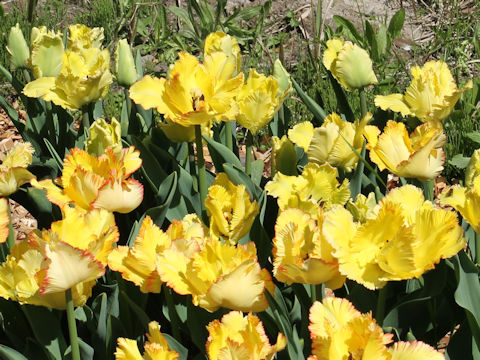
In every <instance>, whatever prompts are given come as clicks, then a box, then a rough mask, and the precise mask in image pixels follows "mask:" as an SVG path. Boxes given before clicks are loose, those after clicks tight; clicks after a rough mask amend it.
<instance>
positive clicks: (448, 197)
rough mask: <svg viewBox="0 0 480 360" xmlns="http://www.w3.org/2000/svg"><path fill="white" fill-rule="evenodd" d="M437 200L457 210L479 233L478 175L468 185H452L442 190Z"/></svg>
mask: <svg viewBox="0 0 480 360" xmlns="http://www.w3.org/2000/svg"><path fill="white" fill-rule="evenodd" d="M439 200H440V203H441V204H444V205H449V206H451V207H453V208H454V209H455V210H457V211H458V212H459V213H460V214H461V215H462V217H463V218H464V219H465V220H466V221H467V222H468V223H469V224H470V225H471V226H472V227H473V229H474V230H475V232H476V233H477V234H480V176H477V177H475V178H474V180H473V184H472V185H471V186H469V187H466V188H465V187H461V186H459V185H455V186H452V187H450V188H448V189H447V190H445V191H443V192H442V193H441V194H440V196H439Z"/></svg>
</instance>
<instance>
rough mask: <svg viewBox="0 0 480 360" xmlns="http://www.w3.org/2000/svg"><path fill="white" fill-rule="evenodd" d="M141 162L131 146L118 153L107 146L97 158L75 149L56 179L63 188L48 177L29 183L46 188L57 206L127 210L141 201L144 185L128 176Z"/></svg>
mask: <svg viewBox="0 0 480 360" xmlns="http://www.w3.org/2000/svg"><path fill="white" fill-rule="evenodd" d="M141 164H142V160H141V159H140V152H139V151H138V150H135V149H134V147H133V146H131V147H129V148H124V149H122V151H121V152H120V154H118V155H117V154H115V153H114V152H113V150H112V149H107V151H106V152H105V153H103V154H102V155H100V156H99V157H95V156H93V155H90V154H89V153H88V152H86V151H84V150H80V149H77V148H75V149H72V150H70V155H67V156H66V158H65V160H64V161H63V174H62V177H61V179H58V180H57V181H56V182H57V183H58V184H59V185H60V186H61V187H62V188H59V187H58V186H57V185H56V184H54V182H53V181H52V180H51V179H46V180H42V181H36V180H32V181H31V184H32V185H33V186H34V187H36V188H39V189H43V190H47V198H48V199H49V200H50V201H51V202H53V203H54V204H57V205H58V206H60V207H63V206H64V205H66V204H71V203H74V204H75V205H76V206H80V207H81V208H83V209H85V210H90V209H93V208H100V209H106V210H109V211H116V212H120V213H129V212H130V211H132V210H134V209H136V208H137V206H138V205H140V203H141V202H142V200H143V185H142V184H141V183H140V182H138V181H137V180H134V179H131V178H130V179H128V177H129V176H130V175H131V174H132V173H133V172H134V171H136V170H137V169H138V168H140V166H141Z"/></svg>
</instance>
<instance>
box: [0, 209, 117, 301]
mask: <svg viewBox="0 0 480 360" xmlns="http://www.w3.org/2000/svg"><path fill="white" fill-rule="evenodd" d="M62 211H63V220H60V221H57V222H54V223H52V226H51V229H50V230H43V231H41V232H40V231H38V230H36V231H34V232H32V233H31V234H30V235H29V237H28V240H26V241H22V242H20V243H18V244H16V245H15V246H14V247H13V248H12V250H11V254H10V255H8V256H7V260H6V261H5V262H4V263H3V264H2V265H1V267H0V296H1V297H3V298H5V299H12V300H16V301H18V302H20V303H21V304H32V305H42V306H47V307H52V308H56V309H64V308H65V291H66V290H69V289H71V290H72V295H73V300H74V303H75V305H76V306H82V305H83V304H85V302H86V300H87V299H88V297H90V295H91V290H92V287H93V286H94V285H95V280H96V279H97V278H99V277H101V276H102V275H103V274H104V273H105V268H106V265H107V262H106V261H107V258H108V254H109V253H110V251H111V250H112V249H113V244H114V243H116V242H117V241H118V238H119V233H118V229H117V227H116V226H115V219H114V216H113V214H112V213H110V212H108V211H106V210H92V211H91V212H85V211H84V210H82V209H79V208H72V207H69V206H66V207H64V208H63V209H62Z"/></svg>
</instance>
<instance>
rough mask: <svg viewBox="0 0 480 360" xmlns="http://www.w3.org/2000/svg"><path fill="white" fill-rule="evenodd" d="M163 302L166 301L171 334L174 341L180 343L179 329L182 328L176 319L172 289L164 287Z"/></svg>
mask: <svg viewBox="0 0 480 360" xmlns="http://www.w3.org/2000/svg"><path fill="white" fill-rule="evenodd" d="M164 294H165V300H166V301H167V307H168V315H169V316H170V325H171V327H172V333H173V337H174V338H175V340H177V341H178V342H180V343H181V342H182V337H181V334H180V327H181V326H182V324H181V322H180V319H179V318H178V314H177V310H176V309H175V302H174V300H173V294H172V289H171V288H169V287H168V286H165V291H164Z"/></svg>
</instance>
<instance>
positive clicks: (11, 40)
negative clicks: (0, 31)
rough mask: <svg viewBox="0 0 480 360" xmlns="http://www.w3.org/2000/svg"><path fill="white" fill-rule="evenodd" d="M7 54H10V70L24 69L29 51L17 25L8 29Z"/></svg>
mask: <svg viewBox="0 0 480 360" xmlns="http://www.w3.org/2000/svg"><path fill="white" fill-rule="evenodd" d="M7 52H8V53H9V54H10V66H11V68H12V70H15V69H19V68H24V67H26V65H25V61H26V60H28V58H29V57H30V50H29V48H28V45H27V42H26V41H25V38H24V37H23V33H22V30H21V29H20V26H19V25H18V23H17V24H16V25H15V26H13V27H12V28H10V34H8V44H7Z"/></svg>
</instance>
